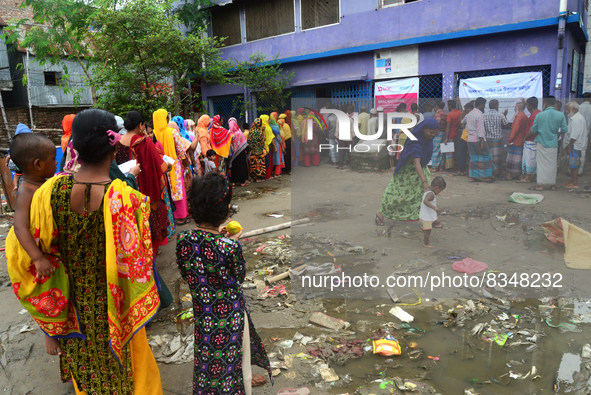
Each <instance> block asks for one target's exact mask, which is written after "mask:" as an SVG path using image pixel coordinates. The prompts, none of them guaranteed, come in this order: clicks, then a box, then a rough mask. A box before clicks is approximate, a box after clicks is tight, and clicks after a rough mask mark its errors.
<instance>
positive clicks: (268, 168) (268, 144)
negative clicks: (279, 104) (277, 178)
mask: <svg viewBox="0 0 591 395" xmlns="http://www.w3.org/2000/svg"><path fill="white" fill-rule="evenodd" d="M260 120H261V122H262V123H263V132H264V133H265V151H267V155H266V156H265V178H266V179H269V178H274V177H273V156H274V154H275V153H274V152H273V148H274V147H273V140H274V139H275V135H274V134H273V129H271V125H270V124H269V116H268V115H261V117H260Z"/></svg>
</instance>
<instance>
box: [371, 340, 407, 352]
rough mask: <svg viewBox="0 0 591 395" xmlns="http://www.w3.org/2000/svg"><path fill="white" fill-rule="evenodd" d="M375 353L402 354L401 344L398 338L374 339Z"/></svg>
mask: <svg viewBox="0 0 591 395" xmlns="http://www.w3.org/2000/svg"><path fill="white" fill-rule="evenodd" d="M373 353H374V354H382V355H387V356H391V355H400V354H402V351H401V350H400V344H399V343H398V341H396V340H385V339H381V340H374V341H373Z"/></svg>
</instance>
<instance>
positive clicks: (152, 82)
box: [93, 0, 232, 113]
mask: <svg viewBox="0 0 591 395" xmlns="http://www.w3.org/2000/svg"><path fill="white" fill-rule="evenodd" d="M172 11H173V8H172V3H171V2H170V1H167V0H160V1H153V0H134V1H129V2H127V3H124V4H123V5H122V6H121V7H117V8H116V9H105V10H103V11H102V12H101V13H100V14H95V16H94V19H93V22H94V25H96V26H97V29H98V32H97V34H96V35H95V36H94V37H93V46H94V51H95V56H96V57H97V58H99V59H101V63H100V64H98V65H97V67H96V68H95V75H96V77H95V78H96V84H97V86H100V87H101V90H100V96H99V105H100V106H103V107H106V108H109V109H111V110H113V111H114V112H117V113H123V112H125V111H128V110H130V109H136V110H139V111H143V112H144V113H150V112H152V111H154V110H156V109H158V108H162V107H164V108H171V109H172V107H173V106H175V107H176V108H175V110H176V111H179V107H178V105H179V100H175V98H178V97H182V95H185V96H190V95H187V90H186V87H187V83H188V79H189V77H190V76H197V77H198V78H199V79H202V80H203V81H206V82H210V83H220V82H221V83H224V82H225V81H226V70H229V69H230V68H231V66H232V65H231V62H228V61H222V60H221V55H220V52H219V46H220V40H217V39H213V38H202V36H201V34H200V33H201V32H197V34H189V35H187V36H185V35H184V34H183V32H182V31H181V30H180V21H179V20H178V17H177V16H176V14H174V13H173V12H172ZM175 104H176V105H175Z"/></svg>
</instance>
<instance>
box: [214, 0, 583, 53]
mask: <svg viewBox="0 0 591 395" xmlns="http://www.w3.org/2000/svg"><path fill="white" fill-rule="evenodd" d="M571 1H579V0H571ZM298 4H299V0H298ZM370 5H371V7H370ZM376 7H377V0H372V1H355V0H342V3H341V15H344V17H343V18H342V19H341V23H340V24H339V25H334V26H328V27H324V28H318V29H313V30H308V31H303V32H298V33H292V34H287V35H283V36H278V37H272V38H268V39H263V40H259V41H256V42H251V43H247V44H243V45H237V46H233V47H229V48H226V49H224V50H223V53H224V57H225V58H226V59H232V60H234V59H237V60H246V59H248V57H249V56H250V55H251V54H252V53H256V52H260V53H263V54H266V55H267V56H268V57H273V56H275V55H277V54H279V57H280V58H287V57H293V56H300V55H305V54H311V53H319V52H324V51H329V50H334V49H341V48H348V47H355V46H362V45H367V44H376V43H381V42H387V41H395V40H402V39H408V38H414V37H422V36H429V35H433V34H441V33H449V32H456V31H463V30H470V29H476V28H481V27H487V26H496V25H505V24H511V23H518V22H523V21H531V20H538V19H544V18H551V17H557V16H558V2H557V1H556V0H522V1H513V0H496V1H489V0H473V1H449V0H421V1H418V2H415V3H410V4H405V5H401V6H395V7H388V8H384V9H380V10H375V8H376ZM296 10H299V6H298V7H297V8H296Z"/></svg>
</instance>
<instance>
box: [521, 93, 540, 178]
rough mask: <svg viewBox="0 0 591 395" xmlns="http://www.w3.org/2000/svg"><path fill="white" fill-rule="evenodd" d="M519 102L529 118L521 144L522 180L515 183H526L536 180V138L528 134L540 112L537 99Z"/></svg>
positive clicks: (531, 98) (532, 98)
mask: <svg viewBox="0 0 591 395" xmlns="http://www.w3.org/2000/svg"><path fill="white" fill-rule="evenodd" d="M521 100H522V101H523V102H524V103H525V105H526V107H527V111H529V113H530V116H529V120H528V122H527V129H526V131H525V142H524V143H523V160H522V162H521V167H522V178H521V180H519V181H517V182H519V183H528V182H533V181H535V180H536V173H537V167H538V165H537V162H536V143H534V139H535V138H536V136H535V135H533V134H531V133H530V132H531V128H532V126H533V125H534V121H535V120H536V117H537V116H538V114H539V113H541V111H540V110H539V109H538V99H537V98H536V97H530V98H529V99H527V101H525V100H524V99H521ZM528 136H529V137H528Z"/></svg>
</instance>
